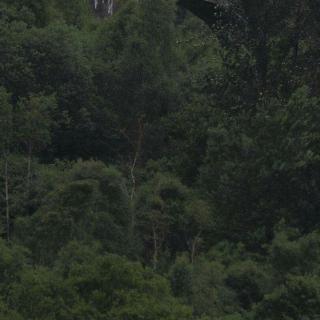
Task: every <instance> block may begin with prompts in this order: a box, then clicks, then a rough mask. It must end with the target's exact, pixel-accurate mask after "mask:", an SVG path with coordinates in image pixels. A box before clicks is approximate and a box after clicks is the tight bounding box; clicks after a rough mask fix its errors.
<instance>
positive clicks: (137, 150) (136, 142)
mask: <svg viewBox="0 0 320 320" xmlns="http://www.w3.org/2000/svg"><path fill="white" fill-rule="evenodd" d="M143 120H144V117H143V116H142V117H140V118H139V119H138V123H137V136H136V139H132V138H130V137H129V136H128V134H127V133H126V130H120V132H121V134H122V135H123V136H124V137H125V138H126V139H127V140H128V142H129V144H130V145H131V146H132V148H133V150H134V156H133V159H132V162H131V165H130V179H131V190H130V192H129V198H130V204H131V222H130V230H129V232H130V237H131V238H132V239H133V237H134V228H135V224H136V222H135V220H136V218H135V212H134V208H133V203H134V198H135V194H136V187H137V185H136V184H137V183H136V176H135V170H136V167H137V163H138V161H139V158H140V156H141V149H142V144H143V139H144V122H143Z"/></svg>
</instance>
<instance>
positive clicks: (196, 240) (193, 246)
mask: <svg viewBox="0 0 320 320" xmlns="http://www.w3.org/2000/svg"><path fill="white" fill-rule="evenodd" d="M200 236H201V231H200V232H198V234H197V235H196V236H195V238H194V239H193V240H192V241H191V264H194V261H195V257H196V254H197V249H198V248H197V246H198V244H199V243H200V241H201V238H200Z"/></svg>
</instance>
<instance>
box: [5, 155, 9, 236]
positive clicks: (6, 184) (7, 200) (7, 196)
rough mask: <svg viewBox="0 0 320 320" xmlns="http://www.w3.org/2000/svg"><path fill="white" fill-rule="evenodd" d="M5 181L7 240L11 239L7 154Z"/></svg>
mask: <svg viewBox="0 0 320 320" xmlns="http://www.w3.org/2000/svg"><path fill="white" fill-rule="evenodd" d="M4 181H5V202H6V233H7V240H8V241H10V207H9V169H8V157H7V156H5V163H4Z"/></svg>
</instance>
